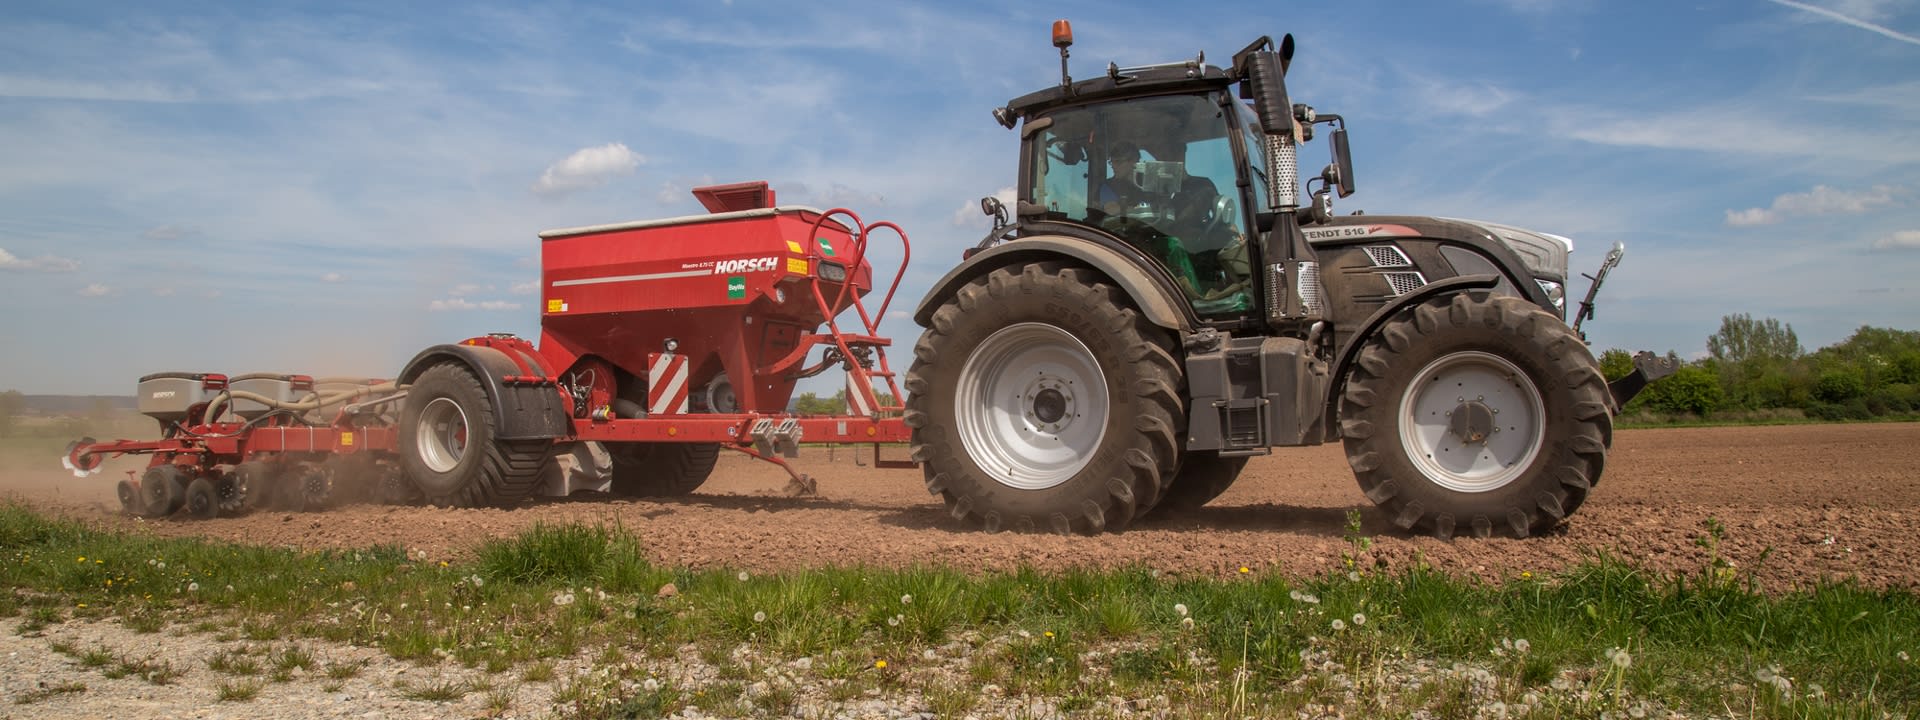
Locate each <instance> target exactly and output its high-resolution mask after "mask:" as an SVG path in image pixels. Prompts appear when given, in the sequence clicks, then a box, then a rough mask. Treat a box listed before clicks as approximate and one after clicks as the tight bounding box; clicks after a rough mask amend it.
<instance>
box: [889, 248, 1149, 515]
mask: <svg viewBox="0 0 1920 720" xmlns="http://www.w3.org/2000/svg"><path fill="white" fill-rule="evenodd" d="M1171 341H1172V338H1170V337H1169V336H1168V335H1167V333H1165V332H1163V331H1161V330H1160V329H1159V328H1157V327H1155V326H1154V325H1153V324H1151V323H1149V322H1147V320H1146V319H1145V318H1144V317H1142V316H1141V315H1140V313H1139V312H1138V311H1136V310H1135V309H1134V308H1133V305H1132V302H1131V301H1130V299H1129V298H1127V297H1126V295H1125V294H1124V293H1122V292H1121V291H1120V290H1118V289H1117V288H1115V287H1114V286H1113V285H1111V284H1109V283H1107V282H1104V281H1103V280H1102V279H1100V278H1099V276H1097V275H1095V274H1094V273H1093V272H1092V271H1089V270H1086V269H1084V268H1078V267H1068V266H1062V265H1060V264H1056V263H1031V264H1027V265H1024V266H1013V267H1007V268H999V269H996V270H993V271H992V272H990V273H988V274H986V275H985V276H983V277H980V278H977V279H975V280H974V281H973V282H971V283H968V284H966V285H964V286H962V287H961V288H960V289H959V290H958V291H957V292H955V294H954V295H953V296H952V297H950V298H948V299H947V301H946V303H945V304H944V305H942V306H941V307H940V308H939V309H938V310H936V311H934V313H933V316H932V322H931V323H930V327H928V328H927V330H926V332H925V333H923V334H921V336H920V341H919V342H918V343H916V344H915V345H914V348H913V352H914V362H913V366H912V368H911V369H910V370H909V371H908V374H907V381H906V389H907V391H908V393H909V395H908V400H907V411H906V416H905V422H906V424H907V426H908V427H909V428H912V431H913V458H914V459H915V460H917V461H919V462H920V463H922V471H923V472H924V473H925V477H926V482H927V490H928V492H930V493H935V494H938V495H940V496H941V497H942V498H943V499H944V500H945V501H946V505H947V512H948V513H949V514H951V515H953V517H954V518H955V519H958V520H962V521H964V522H968V523H976V524H978V525H980V526H982V527H984V528H985V529H986V530H987V531H988V532H994V531H998V530H1001V529H1014V530H1022V531H1032V530H1050V531H1053V532H1057V533H1062V534H1067V533H1075V532H1100V531H1119V530H1122V529H1124V528H1125V527H1126V526H1127V524H1128V523H1130V522H1132V521H1133V519H1134V518H1135V517H1137V516H1139V515H1140V514H1142V513H1144V512H1146V511H1147V510H1148V509H1151V508H1152V507H1153V506H1154V504H1155V503H1156V502H1158V501H1159V499H1160V496H1161V493H1162V491H1163V490H1164V489H1165V488H1166V483H1167V482H1169V481H1170V480H1171V479H1172V477H1173V470H1174V464H1175V462H1176V461H1177V460H1178V458H1179V451H1180V444H1181V438H1182V437H1183V435H1184V434H1185V430H1186V413H1185V412H1184V409H1183V406H1182V404H1181V399H1180V398H1181V393H1180V388H1181V387H1182V385H1183V384H1184V380H1183V378H1182V375H1181V371H1180V365H1179V363H1178V362H1177V361H1176V360H1174V356H1173V354H1172V353H1171V352H1170V351H1169V347H1170V346H1171Z"/></svg>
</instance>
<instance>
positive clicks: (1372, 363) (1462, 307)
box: [1340, 292, 1613, 538]
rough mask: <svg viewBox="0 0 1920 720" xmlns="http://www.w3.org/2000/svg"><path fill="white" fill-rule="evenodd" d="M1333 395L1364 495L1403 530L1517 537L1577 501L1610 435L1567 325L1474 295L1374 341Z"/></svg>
mask: <svg viewBox="0 0 1920 720" xmlns="http://www.w3.org/2000/svg"><path fill="white" fill-rule="evenodd" d="M1366 342H1367V344H1366V345H1365V346H1363V347H1362V349H1361V351H1360V354H1359V356H1358V357H1357V358H1356V359H1355V361H1354V369H1353V372H1352V375H1350V376H1349V378H1348V380H1347V387H1346V391H1345V393H1344V394H1343V395H1342V397H1341V407H1340V418H1341V424H1340V428H1341V434H1342V436H1343V437H1344V438H1345V444H1346V451H1347V461H1348V463H1349V464H1351V465H1352V466H1353V470H1354V475H1355V477H1356V478H1357V479H1358V480H1359V482H1360V488H1361V489H1362V490H1363V491H1365V492H1366V495H1367V499H1369V500H1372V501H1373V502H1374V503H1375V504H1377V505H1379V506H1380V507H1381V508H1382V509H1384V510H1386V512H1387V513H1388V515H1389V517H1390V518H1391V519H1392V520H1393V522H1394V523H1395V524H1396V525H1399V526H1400V527H1401V528H1404V529H1408V530H1413V529H1416V528H1417V529H1419V530H1421V531H1425V532H1431V533H1433V534H1435V535H1437V536H1440V537H1443V538H1445V537H1451V536H1453V535H1454V533H1455V532H1456V531H1458V532H1470V533H1472V534H1474V535H1475V536H1478V537H1487V536H1490V535H1493V534H1495V533H1502V534H1509V535H1512V536H1514V537H1526V536H1528V535H1531V534H1535V533H1539V532H1541V531H1543V530H1546V529H1549V528H1551V527H1553V526H1554V525H1556V524H1558V523H1560V522H1561V521H1562V520H1564V519H1565V518H1566V517H1567V515H1568V514H1570V513H1572V512H1573V510H1574V508H1577V507H1579V505H1580V503H1581V502H1582V501H1584V500H1585V499H1586V496H1587V492H1588V491H1589V490H1591V489H1592V487H1593V483H1594V481H1596V480H1598V479H1599V475H1600V469H1601V466H1602V465H1603V463H1604V462H1605V460H1606V454H1607V447H1608V446H1609V445H1610V444H1611V442H1612V437H1613V416H1612V414H1611V413H1610V412H1609V410H1608V406H1607V385H1606V381H1605V380H1604V379H1602V377H1601V375H1600V368H1599V366H1598V365H1597V364H1596V363H1595V362H1594V360H1593V355H1592V354H1591V353H1589V352H1588V351H1587V346H1586V344H1585V343H1583V342H1581V341H1580V338H1579V336H1578V335H1575V334H1574V332H1573V330H1572V329H1571V328H1568V327H1567V325H1566V323H1564V322H1561V321H1560V319H1559V318H1557V317H1554V316H1553V315H1551V314H1548V313H1547V312H1546V311H1544V310H1542V309H1540V307H1539V306H1537V305H1534V304H1532V303H1529V302H1527V301H1526V300H1523V299H1520V298H1515V297H1507V296H1496V295H1492V294H1490V293H1486V292H1469V293H1461V294H1456V295H1450V296H1444V297H1439V298H1435V299H1432V300H1428V301H1426V302H1424V303H1421V304H1419V305H1416V306H1414V307H1412V308H1409V309H1408V310H1406V311H1403V312H1401V313H1400V314H1399V315H1398V316H1397V317H1395V318H1393V319H1392V320H1389V321H1388V322H1387V324H1386V325H1384V326H1382V327H1381V328H1380V330H1379V332H1377V333H1375V334H1374V335H1373V337H1371V338H1369V339H1368V340H1367V341H1366Z"/></svg>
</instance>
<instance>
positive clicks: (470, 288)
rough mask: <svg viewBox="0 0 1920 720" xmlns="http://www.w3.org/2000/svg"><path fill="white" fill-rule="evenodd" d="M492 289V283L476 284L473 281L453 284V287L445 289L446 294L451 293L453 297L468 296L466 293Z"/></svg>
mask: <svg viewBox="0 0 1920 720" xmlns="http://www.w3.org/2000/svg"><path fill="white" fill-rule="evenodd" d="M493 290H494V286H492V285H478V284H474V283H460V284H459V285H455V286H453V289H451V290H448V291H447V294H448V295H452V296H454V297H466V296H468V295H472V294H474V293H480V292H493Z"/></svg>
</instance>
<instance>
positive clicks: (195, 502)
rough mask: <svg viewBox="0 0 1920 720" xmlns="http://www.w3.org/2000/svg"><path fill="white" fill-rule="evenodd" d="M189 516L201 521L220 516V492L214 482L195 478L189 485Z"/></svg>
mask: <svg viewBox="0 0 1920 720" xmlns="http://www.w3.org/2000/svg"><path fill="white" fill-rule="evenodd" d="M185 504H186V508H187V514H188V515H190V516H192V517H195V518H198V519H201V520H212V519H214V518H216V517H219V516H220V492H219V490H218V489H217V488H215V487H214V486H213V481H212V480H208V479H206V478H194V479H193V482H190V483H187V497H186V501H185Z"/></svg>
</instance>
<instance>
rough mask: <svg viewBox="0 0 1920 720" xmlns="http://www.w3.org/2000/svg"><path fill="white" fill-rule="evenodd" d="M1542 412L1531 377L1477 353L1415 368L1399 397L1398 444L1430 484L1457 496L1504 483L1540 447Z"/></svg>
mask: <svg viewBox="0 0 1920 720" xmlns="http://www.w3.org/2000/svg"><path fill="white" fill-rule="evenodd" d="M1546 421H1547V413H1546V406H1545V403H1544V402H1543V401H1542V400H1541V395H1540V392H1539V390H1538V388H1537V386H1535V385H1534V383H1533V380H1532V379H1530V378H1529V377H1528V376H1527V374H1526V372H1524V371H1522V370H1521V369H1520V367H1519V366H1517V365H1514V364H1513V362H1512V361H1510V360H1508V359H1506V358H1504V357H1501V356H1499V355H1494V354H1492V353H1486V352H1480V351H1466V352H1457V353H1452V354H1448V355H1443V356H1441V357H1439V358H1437V359H1435V360H1434V361H1433V362H1430V363H1428V364H1427V366H1426V367H1424V368H1421V370H1420V372H1419V373H1418V374H1416V375H1415V376H1414V380H1413V382H1411V383H1409V384H1408V386H1407V389H1406V392H1405V393H1404V394H1403V395H1402V396H1401V399H1400V421H1399V425H1400V442H1401V446H1402V447H1403V448H1404V449H1405V451H1406V453H1407V457H1408V459H1410V460H1412V461H1413V464H1414V466H1415V467H1417V468H1419V470H1420V472H1421V474H1423V475H1425V476H1426V477H1427V478H1428V479H1430V480H1432V481H1433V482H1434V484H1436V485H1439V486H1441V487H1444V488H1446V489H1448V490H1453V491H1455V492H1463V493H1482V492H1490V491H1493V490H1497V489H1499V488H1502V487H1506V486H1507V485H1508V484H1510V483H1512V482H1513V481H1514V480H1516V479H1518V478H1519V477H1520V476H1521V475H1523V474H1525V473H1526V471H1527V468H1528V467H1530V466H1532V464H1533V461H1534V458H1535V457H1537V456H1538V455H1539V454H1540V452H1541V447H1542V446H1543V445H1544V444H1545V437H1546Z"/></svg>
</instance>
